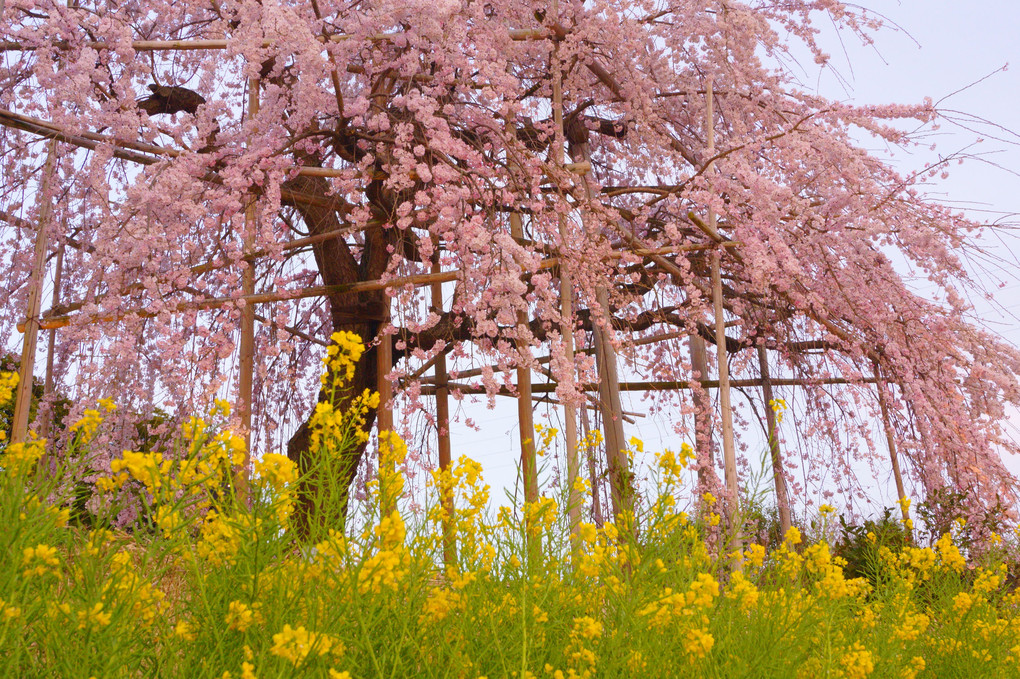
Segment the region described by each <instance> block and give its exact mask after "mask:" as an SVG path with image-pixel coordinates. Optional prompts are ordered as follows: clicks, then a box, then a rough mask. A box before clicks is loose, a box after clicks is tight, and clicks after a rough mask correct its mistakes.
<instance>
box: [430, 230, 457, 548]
mask: <svg viewBox="0 0 1020 679" xmlns="http://www.w3.org/2000/svg"><path fill="white" fill-rule="evenodd" d="M433 244H434V246H435V249H434V250H433V251H432V273H439V272H440V271H441V270H442V266H441V265H440V261H439V239H438V238H433ZM429 291H430V294H431V297H432V310H433V311H434V312H435V313H437V314H441V313H443V284H442V283H433V284H432V286H431V287H430V288H429ZM435 375H436V430H437V432H438V435H439V470H440V471H441V472H446V473H448V472H449V471H450V457H451V450H450V389H449V387H448V386H447V385H448V379H449V378H448V376H447V374H446V354H445V353H444V352H440V353H439V355H438V356H437V357H436V365H435ZM439 502H440V504H441V505H442V507H443V513H444V514H443V562H444V563H445V564H446V565H447V566H454V565H456V563H457V541H456V540H457V538H456V535H454V528H453V497H452V496H451V495H450V493H448V492H446V491H445V489H444V487H443V486H440V488H439Z"/></svg>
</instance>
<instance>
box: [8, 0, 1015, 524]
mask: <svg viewBox="0 0 1020 679" xmlns="http://www.w3.org/2000/svg"><path fill="white" fill-rule="evenodd" d="M823 16H825V17H828V18H829V19H831V20H832V21H834V22H836V23H837V24H838V25H839V26H840V27H841V28H842V29H843V30H844V31H845V32H846V33H847V34H849V35H858V36H861V37H862V38H863V39H868V36H869V35H870V33H871V32H872V31H874V30H877V28H878V24H877V22H875V21H874V20H873V19H872V18H871V17H869V16H868V15H866V14H862V13H860V12H858V11H856V10H854V9H852V8H851V7H849V6H847V5H844V4H842V3H839V2H836V1H835V0H815V1H805V0H799V1H797V2H787V3H772V2H758V1H750V2H730V1H726V2H721V1H720V2H716V1H714V0H710V1H709V2H700V3H689V2H679V1H672V2H668V1H661V0H654V1H648V2H632V1H631V0H626V1H624V0H598V1H597V2H585V1H580V0H575V1H566V0H565V1H563V2H560V3H556V2H553V3H552V4H549V5H546V4H545V3H538V4H536V3H534V2H520V1H516V0H489V1H488V2H482V1H479V0H474V1H464V2H459V1H457V0H433V1H431V2H421V1H420V0H406V1H404V2H390V1H388V0H381V1H364V2H362V1H356V2H334V1H332V0H311V2H293V1H290V0H284V1H282V2H278V1H275V0H274V1H271V0H262V1H258V0H240V1H235V0H200V1H199V0H183V1H182V0H173V1H170V0H131V1H128V2H112V1H110V0H97V1H95V2H89V1H83V2H73V3H72V4H71V5H70V6H67V5H65V4H64V3H63V2H52V1H51V0H7V1H6V5H5V6H4V9H3V14H2V17H0V45H2V46H3V50H4V51H3V54H2V61H0V124H2V125H3V129H2V130H0V166H2V177H3V180H2V183H0V218H2V219H3V224H2V234H3V235H2V239H0V261H2V262H3V274H2V279H0V280H2V282H0V285H2V288H3V291H4V293H5V295H6V298H7V302H6V303H5V304H4V305H3V307H2V310H0V328H2V330H3V332H4V333H6V334H7V335H8V336H11V335H13V334H14V333H15V326H16V324H17V323H19V322H21V321H23V320H24V310H25V308H26V306H25V299H26V295H27V281H28V279H29V272H30V270H31V267H32V252H33V247H34V246H33V243H34V240H35V235H36V229H35V223H36V220H37V219H38V215H39V211H40V208H41V207H42V206H43V205H44V204H45V203H46V202H49V203H50V204H51V205H52V206H53V216H52V219H53V223H54V225H55V226H54V229H53V233H54V235H53V237H52V238H51V244H50V251H49V252H50V260H51V262H53V261H55V258H56V256H57V254H56V253H57V252H58V251H59V252H60V253H61V254H60V257H61V258H62V284H61V292H60V301H59V302H58V303H57V305H56V306H55V307H54V308H52V309H51V310H50V311H49V312H48V314H49V315H48V321H49V322H50V326H49V327H57V326H60V329H59V330H58V331H57V354H58V363H59V364H60V365H61V366H63V370H62V374H63V375H64V378H65V380H66V381H67V382H68V383H69V385H68V388H69V389H71V390H72V392H73V393H75V394H76V395H77V396H78V397H79V399H80V400H85V399H88V398H92V399H95V398H98V397H102V396H108V395H115V396H116V398H117V399H118V400H122V401H128V402H130V403H131V404H132V408H133V409H134V410H135V411H144V410H145V409H147V408H152V407H154V406H155V405H157V404H158V405H160V406H161V407H164V408H168V409H181V411H182V412H183V411H190V410H191V409H193V408H195V407H198V406H200V405H201V404H203V403H207V402H209V401H210V400H211V399H212V398H213V396H215V395H216V394H219V393H222V392H223V391H224V390H229V389H232V388H234V377H233V376H234V374H235V370H236V368H235V366H236V360H234V355H235V351H236V345H237V342H238V327H239V319H240V315H241V309H242V308H243V307H244V306H245V305H257V307H256V309H255V312H256V314H257V316H256V320H257V333H256V374H255V386H254V394H255V397H254V398H255V403H254V410H255V414H256V419H255V423H256V424H255V429H256V431H258V432H260V436H261V437H262V438H260V439H259V441H261V443H262V444H263V445H269V443H267V442H272V441H273V440H276V439H277V438H279V437H285V438H288V439H289V440H290V449H291V452H292V454H294V455H298V454H300V451H301V450H303V449H304V448H305V447H307V427H306V426H303V425H302V423H303V422H305V420H306V419H307V417H308V416H309V413H310V412H311V407H312V404H313V403H314V401H315V400H316V398H317V394H318V384H319V382H318V368H319V362H318V360H317V359H318V358H319V357H320V356H321V353H322V350H321V346H320V345H322V344H323V343H324V342H326V341H328V338H329V337H330V335H331V333H332V332H334V331H336V330H349V331H352V332H355V333H357V334H359V335H360V336H362V337H364V338H365V340H366V342H371V341H373V340H375V339H376V338H377V337H378V336H379V335H380V330H384V332H383V335H382V338H383V341H387V342H391V343H392V347H393V355H394V366H393V370H392V371H391V372H390V378H391V379H392V380H393V381H394V382H397V383H398V384H399V386H401V387H403V389H404V394H405V397H406V399H407V403H408V404H409V405H410V406H411V407H416V406H421V407H427V405H425V401H424V400H423V399H422V396H421V393H422V389H423V387H422V384H421V375H416V374H415V372H416V371H417V369H418V368H419V367H420V366H422V363H423V362H425V361H428V360H429V359H430V358H432V357H434V356H436V355H437V354H438V353H440V352H443V353H447V354H448V355H449V357H450V359H451V360H452V361H453V362H454V368H459V370H461V371H462V372H463V371H466V370H467V369H469V368H471V367H475V368H477V370H476V372H477V373H478V374H477V377H478V384H477V386H478V387H479V389H483V390H484V391H486V392H487V393H489V394H495V393H497V392H500V391H501V390H509V391H511V392H512V391H513V389H514V386H513V380H512V376H513V368H514V367H516V366H518V365H520V364H524V365H530V366H534V367H536V368H543V367H544V364H543V363H540V362H539V359H541V358H542V357H543V356H548V357H549V358H548V370H549V371H550V373H549V374H550V375H551V377H552V379H554V380H555V382H556V383H557V385H558V386H557V389H556V394H557V396H558V398H559V399H560V400H562V401H565V402H568V403H580V402H581V400H582V398H583V395H582V394H581V391H580V389H579V385H581V384H583V383H586V382H590V381H592V379H594V378H593V361H592V359H591V357H590V356H589V355H588V354H586V353H584V352H579V353H578V354H577V355H576V357H575V358H574V360H573V362H571V361H570V360H569V359H568V358H567V356H568V355H567V354H566V352H565V351H564V350H563V349H564V348H563V344H564V343H563V337H562V332H561V329H562V328H572V329H573V331H574V334H575V337H574V344H577V345H578V346H585V344H586V340H585V338H586V337H587V333H589V332H591V331H593V330H594V329H602V330H605V331H607V332H609V334H610V335H611V336H612V338H613V341H614V343H615V344H616V346H617V347H619V348H620V349H621V351H624V352H625V354H626V356H627V358H628V361H629V362H628V365H629V366H630V367H629V368H628V369H629V370H632V371H634V372H640V373H642V374H644V375H645V376H647V377H648V378H649V379H652V380H657V381H661V382H669V381H687V380H690V379H691V371H692V367H691V363H690V361H689V360H687V359H685V358H683V357H682V354H681V352H680V351H679V348H682V347H683V344H682V342H683V341H685V340H683V339H677V336H682V337H687V336H691V335H694V336H700V337H703V338H704V339H706V340H708V341H712V342H714V341H716V339H717V338H716V336H715V330H714V326H713V325H712V324H711V323H710V321H709V319H710V318H711V317H712V311H711V308H712V300H711V280H710V265H711V258H712V257H713V256H714V255H713V253H716V252H719V253H721V254H720V255H719V256H720V257H721V269H722V279H723V280H722V283H723V290H724V297H725V305H726V313H727V318H728V319H729V322H728V324H727V326H728V332H727V335H728V336H727V337H726V339H725V341H726V343H727V345H728V347H729V348H730V349H731V351H732V352H733V355H732V357H731V360H732V366H731V370H733V371H734V372H735V373H739V372H740V371H753V370H755V369H756V368H755V366H757V362H756V361H757V355H756V354H755V352H754V351H753V349H754V348H755V347H757V346H764V347H765V348H766V349H767V350H769V352H770V356H771V361H772V362H773V364H774V365H775V366H776V367H777V368H779V369H781V370H783V371H785V373H784V374H789V375H795V376H800V377H805V378H813V379H817V380H819V382H818V384H816V385H815V386H813V387H809V388H807V390H806V393H807V395H808V398H809V402H810V404H811V407H810V408H809V410H808V412H807V413H806V418H807V419H806V420H805V421H804V422H802V423H801V426H802V428H803V430H804V432H805V433H806V434H807V435H810V436H814V437H816V438H818V439H820V440H823V441H825V444H826V445H825V447H824V452H823V449H821V448H819V449H815V452H809V453H807V454H806V457H805V459H804V460H803V462H802V464H803V465H804V466H805V471H806V473H807V474H808V475H811V474H819V473H821V471H820V470H822V469H830V470H832V469H835V470H836V479H837V482H838V483H840V484H842V485H845V486H846V487H851V486H853V485H854V484H855V483H856V481H855V480H854V478H853V471H852V469H851V463H852V461H853V460H854V459H857V458H860V457H863V458H868V457H869V456H874V455H875V453H874V450H873V447H872V448H871V449H870V450H869V448H868V446H866V445H864V444H863V443H862V441H870V439H871V436H872V434H871V425H870V421H871V418H872V416H873V414H874V413H875V412H877V405H876V401H875V399H874V396H873V394H874V387H873V386H867V387H866V388H865V387H854V386H853V385H852V384H851V385H849V386H847V387H845V388H843V387H841V388H839V389H837V388H835V387H831V386H824V385H823V384H822V381H823V380H824V379H825V378H833V377H838V378H845V379H847V380H849V381H850V382H853V381H855V380H860V379H861V378H865V377H868V376H871V375H873V374H874V372H873V370H875V369H876V367H877V368H878V369H879V370H880V374H881V376H882V378H883V380H885V381H886V382H888V384H889V385H891V386H890V387H889V396H890V405H891V406H892V412H891V417H892V424H893V429H894V433H895V436H896V439H897V442H898V444H899V446H900V449H901V451H902V453H903V454H904V455H905V457H906V458H907V460H908V461H909V465H908V470H909V473H910V474H911V475H912V476H913V478H914V480H915V482H916V483H917V484H919V486H920V487H921V488H923V489H925V490H926V491H928V492H930V491H933V490H935V489H938V488H942V487H946V486H951V487H955V488H960V489H967V490H968V491H969V495H968V501H970V502H971V503H972V504H973V508H974V509H975V511H977V510H980V509H981V508H988V507H991V506H993V505H995V504H996V503H1005V504H1007V505H1009V506H1012V505H1013V504H1014V503H1015V500H1016V495H1015V491H1016V481H1015V479H1014V478H1013V477H1012V476H1011V475H1010V474H1009V473H1008V471H1007V470H1006V469H1005V467H1004V466H1003V464H1002V460H1001V455H1002V454H1004V453H1007V452H1008V453H1012V452H1015V451H1016V450H1017V445H1016V442H1014V441H1011V440H1009V439H1008V438H1007V437H1006V436H1005V434H1004V430H1003V427H1002V421H1003V418H1004V415H1005V407H1006V405H1007V404H1010V403H1012V404H1017V403H1018V402H1020V385H1018V382H1017V375H1018V374H1020V352H1018V351H1017V350H1016V349H1015V348H1013V347H1011V346H1009V345H1007V344H1006V343H1004V342H1003V341H1002V340H1000V339H999V338H998V337H997V336H995V335H993V334H991V333H989V332H987V331H985V330H983V329H981V328H978V327H975V326H974V325H972V324H971V323H969V322H968V321H967V313H968V311H969V310H970V306H969V304H968V303H967V301H966V295H965V294H964V291H965V290H966V289H967V287H968V286H970V285H971V284H973V281H972V280H971V279H970V277H969V276H968V274H967V271H966V269H965V268H964V266H963V264H962V263H961V260H960V256H959V253H960V251H961V249H962V248H965V247H968V246H969V245H970V244H972V243H973V239H974V237H975V235H976V234H977V233H978V232H979V230H980V229H981V228H983V227H982V226H981V225H980V224H977V223H974V222H972V221H969V220H968V219H966V218H964V217H963V216H962V215H960V214H957V213H954V212H953V211H952V210H950V209H948V208H946V207H944V206H942V205H940V204H937V203H935V202H932V201H929V200H926V199H925V197H924V188H923V183H924V180H925V178H926V176H928V173H929V172H939V171H941V169H942V168H940V167H932V168H927V169H926V170H925V171H923V172H919V173H917V174H913V175H909V176H904V175H901V174H899V173H897V172H896V171H894V170H893V169H892V168H891V167H890V166H889V165H888V164H887V163H886V162H884V161H883V160H881V159H880V158H878V157H877V156H876V155H874V154H872V153H870V152H869V151H867V150H866V149H865V148H863V146H862V145H861V143H860V142H859V141H858V139H859V138H860V137H861V135H862V134H863V135H872V136H873V137H875V138H878V139H880V140H882V141H883V142H885V143H887V144H892V145H910V144H912V143H914V140H913V138H912V137H911V135H910V133H908V132H906V131H904V129H905V126H904V125H903V124H902V122H903V121H912V122H914V123H915V127H916V124H927V123H931V122H932V121H934V120H936V119H937V117H938V115H939V112H938V110H937V109H936V108H935V107H934V106H933V105H932V104H931V102H923V103H920V104H913V105H888V106H854V105H849V104H846V103H841V102H838V101H831V100H827V99H825V98H823V97H820V96H818V95H816V94H813V93H811V92H810V91H808V90H806V89H805V88H804V87H802V86H801V85H800V84H799V83H798V81H797V80H796V79H795V78H794V77H792V76H791V74H790V73H788V72H787V71H786V70H784V69H782V68H781V67H780V66H779V65H778V62H777V60H776V58H775V57H776V56H777V55H782V54H784V53H787V52H788V51H789V50H791V49H797V50H807V53H809V54H811V55H813V57H814V58H815V60H816V61H817V62H818V63H824V62H825V61H826V59H827V56H826V55H825V54H824V53H823V52H822V51H821V49H820V48H819V46H818V45H817V44H816V42H815V29H814V27H813V23H812V22H813V21H815V20H817V19H819V18H821V17H823ZM709 93H711V100H712V102H713V108H714V113H713V115H712V116H711V125H710V126H709V124H708V120H709V116H708V115H707V108H708V106H707V102H708V100H709ZM561 117H562V120H561ZM709 129H711V131H712V133H713V134H712V135H710V134H709ZM710 136H713V137H714V139H710ZM47 139H55V140H57V148H58V149H59V152H58V153H57V155H56V169H55V177H54V180H53V182H52V183H51V184H50V185H49V192H48V194H46V195H42V194H43V192H42V189H41V187H42V175H43V167H44V158H45V155H46V152H47V148H48V142H47V141H46V140H47ZM565 155H566V156H569V158H565ZM517 218H519V219H520V223H521V226H522V232H521V233H520V234H515V233H513V230H512V225H513V221H514V219H517ZM902 261H906V262H909V264H910V265H911V266H913V267H914V268H915V269H918V270H921V271H923V272H924V273H926V274H927V276H928V278H929V279H930V280H931V282H932V283H933V284H934V285H935V286H937V288H938V297H937V301H933V300H931V299H925V298H923V297H921V296H919V295H918V294H916V293H915V292H913V291H912V290H911V289H910V288H909V287H908V286H907V285H906V283H905V282H904V280H903V278H902V276H901V275H900V273H899V272H898V268H897V267H898V263H899V262H902ZM246 271H253V272H254V275H255V288H256V292H255V294H254V296H253V295H248V296H247V297H246V298H245V297H244V295H243V292H242V286H241V283H242V279H243V277H244V275H245V272H246ZM433 272H434V273H435V276H433V278H429V277H428V276H427V274H430V273H433ZM568 273H569V276H570V281H571V283H572V286H571V287H572V289H573V297H572V300H571V301H572V302H573V305H572V311H571V318H569V319H566V321H565V324H563V325H561V322H562V321H564V319H563V318H562V310H563V307H562V306H561V294H560V287H559V285H558V281H559V280H560V277H561V276H563V275H568ZM437 279H438V280H445V281H447V282H448V283H452V284H453V287H454V289H453V293H452V297H451V296H450V295H449V294H448V295H447V299H446V300H445V304H442V305H439V304H435V303H433V302H431V301H430V299H429V298H428V296H427V291H428V288H427V287H423V286H424V284H425V283H429V282H433V281H434V280H437ZM448 287H449V286H448ZM600 291H601V292H602V293H603V294H604V303H602V302H600V301H599V295H600ZM521 314H523V316H521ZM522 318H524V319H526V320H525V322H522V320H521V319H522ZM390 321H392V326H390V325H389V323H390ZM44 327H47V326H46V325H44ZM386 328H391V329H389V330H385V329H386ZM656 335H664V336H665V337H666V338H665V339H663V340H662V341H661V342H651V341H648V342H645V340H647V339H648V338H650V337H653V336H656ZM678 342H679V343H680V344H678ZM749 349H752V351H747V350H749ZM377 353H378V352H377V349H376V348H375V347H374V346H373V347H371V348H370V349H369V350H368V351H366V352H365V354H364V355H363V356H362V357H361V360H360V364H359V371H358V377H357V378H356V379H355V380H354V381H353V383H352V384H351V385H350V387H349V388H348V389H347V390H346V391H345V392H344V393H343V394H341V395H339V396H338V397H337V400H338V401H344V399H350V398H351V397H352V396H354V395H356V394H360V393H361V391H362V390H363V389H365V388H375V387H376V386H377V383H376V367H375V362H376V356H377ZM479 366H480V367H479ZM451 377H453V378H454V379H456V370H454V369H451ZM702 377H705V376H704V375H702ZM462 391H469V390H468V389H463V390H462ZM318 398H325V397H324V396H323V395H321V394H320V395H319V396H318ZM674 398H676V401H675V410H674V412H675V413H676V421H677V422H678V426H680V427H683V426H688V427H689V423H688V424H685V423H686V422H687V420H688V419H689V418H688V417H687V416H688V415H689V413H690V412H691V408H692V406H691V405H690V403H689V399H688V398H687V397H686V396H683V397H679V396H674ZM371 425H372V421H371V417H370V418H369V420H368V422H367V423H366V426H368V427H370V426H371ZM360 455H361V451H360V450H359V451H356V453H355V456H356V457H357V456H360ZM352 470H353V465H352ZM352 473H353V472H352Z"/></svg>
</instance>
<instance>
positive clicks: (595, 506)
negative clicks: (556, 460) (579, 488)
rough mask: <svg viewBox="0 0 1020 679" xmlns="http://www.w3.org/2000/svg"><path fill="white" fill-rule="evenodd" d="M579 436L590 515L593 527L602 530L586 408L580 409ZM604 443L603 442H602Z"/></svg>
mask: <svg viewBox="0 0 1020 679" xmlns="http://www.w3.org/2000/svg"><path fill="white" fill-rule="evenodd" d="M581 435H582V436H584V440H585V454H586V457H587V458H588V480H589V482H590V483H591V513H592V519H593V520H594V521H595V525H596V526H598V527H599V528H602V525H603V524H604V523H605V521H604V520H603V518H602V497H601V488H600V485H599V474H598V466H597V464H596V459H597V458H596V457H595V447H594V446H593V445H592V440H591V426H590V425H589V424H588V408H581ZM603 443H605V442H603Z"/></svg>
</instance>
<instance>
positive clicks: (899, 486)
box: [872, 360, 910, 521]
mask: <svg viewBox="0 0 1020 679" xmlns="http://www.w3.org/2000/svg"><path fill="white" fill-rule="evenodd" d="M872 365H873V366H874V369H875V387H876V388H877V389H878V407H879V408H880V409H881V410H882V426H883V428H884V429H885V440H886V443H888V444H889V460H890V462H892V471H893V479H894V480H895V481H896V495H897V497H899V501H900V502H899V504H900V514H901V515H902V516H903V520H904V521H906V520H908V519H909V518H910V511H909V510H908V509H907V507H906V504H907V503H906V502H905V500H906V499H907V491H906V489H905V488H904V487H903V474H902V473H901V472H900V458H899V456H898V455H897V454H896V437H895V435H894V434H893V428H892V420H891V419H890V418H889V404H888V403H887V402H886V400H885V380H884V379H882V367H881V365H879V363H878V361H877V360H874V361H872Z"/></svg>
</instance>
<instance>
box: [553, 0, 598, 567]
mask: <svg viewBox="0 0 1020 679" xmlns="http://www.w3.org/2000/svg"><path fill="white" fill-rule="evenodd" d="M549 11H550V14H551V19H552V21H553V22H556V21H558V20H559V0H552V1H551V3H550V8H549ZM550 61H551V68H552V99H553V100H552V110H553V121H554V135H553V153H552V156H551V157H552V160H553V162H554V163H556V164H557V165H560V164H565V163H566V158H565V157H564V148H563V144H564V139H565V137H564V133H563V71H562V66H561V64H560V56H559V42H558V41H553V44H552V54H551V59H550ZM589 167H590V166H589ZM559 232H560V247H562V248H564V249H565V248H566V247H567V243H569V240H570V236H569V233H568V231H567V218H566V215H564V214H562V213H561V214H560V216H559ZM560 316H561V317H562V321H561V323H560V334H561V339H562V342H563V359H564V363H565V364H566V365H567V366H568V370H569V371H570V374H569V375H568V376H567V377H568V382H567V384H566V387H567V388H568V389H570V388H572V387H573V386H574V374H573V373H574V369H575V368H574V284H573V279H572V276H571V267H570V264H569V260H568V259H564V260H563V261H562V262H561V264H560ZM563 420H564V422H563V432H564V439H565V441H564V444H565V446H566V457H567V479H566V481H567V519H568V521H569V523H570V538H571V544H572V545H573V546H574V548H575V550H576V549H577V548H578V547H579V535H578V532H577V531H578V527H579V526H580V523H581V494H580V493H579V492H578V489H577V477H578V472H579V469H578V460H577V409H576V408H575V407H574V405H573V404H572V403H570V402H569V401H565V402H564V404H563Z"/></svg>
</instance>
